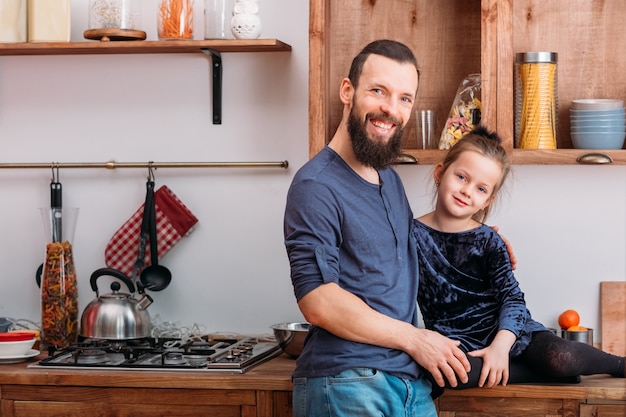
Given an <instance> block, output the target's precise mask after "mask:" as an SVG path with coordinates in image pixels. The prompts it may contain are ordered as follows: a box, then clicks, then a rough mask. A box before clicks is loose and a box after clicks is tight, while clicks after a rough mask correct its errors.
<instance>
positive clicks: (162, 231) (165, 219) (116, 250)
mask: <svg viewBox="0 0 626 417" xmlns="http://www.w3.org/2000/svg"><path fill="white" fill-rule="evenodd" d="M154 201H155V206H156V220H157V239H158V244H159V259H161V258H163V256H165V254H166V253H167V252H169V250H170V249H172V247H174V245H175V244H176V243H178V241H179V240H180V239H182V238H183V237H185V236H187V235H189V234H190V233H191V232H192V231H193V226H195V224H196V223H198V219H197V218H196V216H194V214H193V213H192V212H191V211H190V210H189V209H188V208H187V206H185V205H184V204H183V202H182V201H180V200H179V199H178V197H176V195H174V193H173V192H172V191H171V190H170V189H169V188H168V187H167V186H165V185H163V186H162V187H161V188H159V189H158V190H156V192H155V193H154ZM143 206H144V205H143V204H142V205H141V206H140V207H139V208H138V209H137V211H135V213H133V215H132V216H131V217H130V218H129V219H128V220H127V221H126V222H125V223H124V224H123V225H122V227H120V228H119V229H118V230H117V231H116V232H115V234H113V237H111V240H109V243H108V244H107V246H106V249H105V251H104V260H105V262H106V265H107V266H108V267H109V268H113V269H117V270H118V271H121V272H122V273H124V274H126V275H127V276H128V277H130V276H131V275H132V274H133V267H134V266H135V263H136V262H137V253H138V251H139V237H140V234H141V221H142V219H143ZM149 240H150V239H149V238H148V242H147V249H146V257H145V259H144V263H145V266H148V265H150V263H151V262H150V246H149V245H150V243H149Z"/></svg>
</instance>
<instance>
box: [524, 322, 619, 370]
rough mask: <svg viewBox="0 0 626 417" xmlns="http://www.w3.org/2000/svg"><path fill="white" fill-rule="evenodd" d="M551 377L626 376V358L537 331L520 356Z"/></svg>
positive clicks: (526, 362)
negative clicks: (625, 374) (625, 361)
mask: <svg viewBox="0 0 626 417" xmlns="http://www.w3.org/2000/svg"><path fill="white" fill-rule="evenodd" d="M517 361H519V362H520V363H522V364H525V365H528V366H529V367H531V368H533V369H536V370H539V371H542V373H544V374H546V375H547V376H552V377H571V376H575V375H594V374H610V375H612V376H615V377H622V378H624V372H625V369H624V368H625V366H626V365H625V364H624V358H623V357H620V356H616V355H611V354H610V353H606V352H604V351H602V350H600V349H596V348H594V347H593V346H591V345H588V344H586V343H581V342H574V341H571V340H566V339H562V338H560V337H558V336H557V335H555V334H554V333H552V332H537V333H533V338H532V340H531V342H530V344H529V345H528V347H527V348H526V350H524V352H523V353H522V355H521V356H520V357H519V358H518V359H517Z"/></svg>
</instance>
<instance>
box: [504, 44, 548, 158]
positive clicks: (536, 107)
mask: <svg viewBox="0 0 626 417" xmlns="http://www.w3.org/2000/svg"><path fill="white" fill-rule="evenodd" d="M557 58H558V56H557V53H556V52H522V53H518V54H517V55H516V57H515V75H514V77H515V88H514V90H515V146H516V147H518V148H521V149H556V143H557V126H558V115H559V109H558V103H559V101H558V88H557V87H558V78H557Z"/></svg>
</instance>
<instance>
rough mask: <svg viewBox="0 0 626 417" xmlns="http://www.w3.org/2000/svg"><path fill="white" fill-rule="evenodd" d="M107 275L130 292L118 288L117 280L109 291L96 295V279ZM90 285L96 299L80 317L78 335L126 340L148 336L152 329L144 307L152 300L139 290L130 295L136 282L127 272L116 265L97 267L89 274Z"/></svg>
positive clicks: (119, 286) (148, 315)
mask: <svg viewBox="0 0 626 417" xmlns="http://www.w3.org/2000/svg"><path fill="white" fill-rule="evenodd" d="M105 275H109V276H112V277H115V278H117V279H119V280H120V281H122V282H124V284H126V286H127V287H128V289H129V291H130V294H127V293H123V292H120V291H119V290H120V288H121V285H120V283H119V282H117V281H113V282H112V283H111V293H109V294H103V295H99V292H98V285H97V280H98V278H99V277H101V276H105ZM89 282H90V284H91V289H92V290H93V291H94V292H95V293H96V297H97V298H96V299H95V300H93V301H91V302H90V303H89V304H88V305H87V307H85V310H84V311H83V314H82V316H81V319H80V335H81V336H83V337H86V338H92V339H94V338H95V339H109V340H128V339H140V338H144V337H149V336H150V333H151V331H152V322H151V321H150V314H149V313H148V311H147V310H146V309H147V308H148V306H150V304H152V298H151V297H150V296H149V295H147V294H143V293H142V294H141V298H140V299H136V298H134V297H133V295H132V294H133V293H134V292H135V286H134V285H133V282H132V281H131V280H130V278H128V277H127V276H126V275H124V274H123V273H121V272H120V271H118V270H116V269H111V268H100V269H98V270H96V271H94V273H93V274H91V278H90V281H89Z"/></svg>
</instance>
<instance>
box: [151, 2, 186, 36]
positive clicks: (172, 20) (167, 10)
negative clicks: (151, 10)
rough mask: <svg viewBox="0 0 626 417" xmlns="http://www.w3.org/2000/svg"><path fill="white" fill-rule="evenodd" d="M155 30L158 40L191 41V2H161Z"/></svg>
mask: <svg viewBox="0 0 626 417" xmlns="http://www.w3.org/2000/svg"><path fill="white" fill-rule="evenodd" d="M157 30H158V35H159V39H160V40H176V39H193V0H161V1H160V2H159V10H158V19H157Z"/></svg>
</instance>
